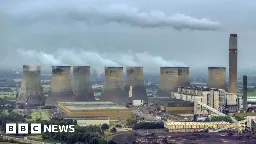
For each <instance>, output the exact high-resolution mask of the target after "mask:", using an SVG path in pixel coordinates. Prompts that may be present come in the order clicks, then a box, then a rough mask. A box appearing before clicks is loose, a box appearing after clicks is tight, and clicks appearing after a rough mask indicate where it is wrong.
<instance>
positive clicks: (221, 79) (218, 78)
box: [207, 67, 227, 90]
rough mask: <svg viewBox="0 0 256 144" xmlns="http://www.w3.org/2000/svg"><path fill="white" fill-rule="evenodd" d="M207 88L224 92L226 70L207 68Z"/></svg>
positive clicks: (222, 68)
mask: <svg viewBox="0 0 256 144" xmlns="http://www.w3.org/2000/svg"><path fill="white" fill-rule="evenodd" d="M207 87H209V88H217V89H224V90H226V89H227V88H226V68H225V67H208V83H207Z"/></svg>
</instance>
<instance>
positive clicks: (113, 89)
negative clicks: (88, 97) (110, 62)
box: [100, 67, 128, 105]
mask: <svg viewBox="0 0 256 144" xmlns="http://www.w3.org/2000/svg"><path fill="white" fill-rule="evenodd" d="M100 100H101V101H112V102H114V103H117V104H122V105H123V104H127V103H128V94H127V93H126V92H125V90H124V83H123V67H105V77H104V85H103V91H102V93H101V96H100Z"/></svg>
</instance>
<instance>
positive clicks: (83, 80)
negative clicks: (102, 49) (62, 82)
mask: <svg viewBox="0 0 256 144" xmlns="http://www.w3.org/2000/svg"><path fill="white" fill-rule="evenodd" d="M72 89H73V93H74V96H75V100H76V101H95V98H94V92H93V90H92V84H91V73H90V66H73V77H72Z"/></svg>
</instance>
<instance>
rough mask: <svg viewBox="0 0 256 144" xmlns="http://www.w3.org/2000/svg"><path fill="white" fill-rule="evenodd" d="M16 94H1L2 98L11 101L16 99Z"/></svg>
mask: <svg viewBox="0 0 256 144" xmlns="http://www.w3.org/2000/svg"><path fill="white" fill-rule="evenodd" d="M16 94H17V93H16V92H0V98H2V99H3V98H5V99H9V100H13V99H16Z"/></svg>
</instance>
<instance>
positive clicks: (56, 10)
mask: <svg viewBox="0 0 256 144" xmlns="http://www.w3.org/2000/svg"><path fill="white" fill-rule="evenodd" d="M8 10H9V11H8V14H9V15H10V16H11V17H12V18H13V19H14V20H18V22H20V24H26V25H27V24H31V23H36V22H44V23H45V22H46V23H51V22H52V23H57V22H60V23H66V24H68V23H72V22H84V23H85V24H88V25H103V24H109V23H117V24H125V25H129V26H137V27H144V28H156V27H171V28H174V29H177V30H182V29H191V30H217V29H218V28H220V23H219V22H218V21H212V20H209V19H205V18H194V17H191V16H187V15H184V14H180V13H176V14H173V15H168V14H166V13H164V12H162V11H156V10H152V11H142V10H140V9H139V8H136V7H132V6H128V5H125V4H111V5H104V6H102V5H101V6H93V5H88V3H86V1H74V0H62V1H61V2H59V1H52V0H42V1H35V0H27V1H24V2H22V3H18V2H17V3H16V5H12V7H10V8H9V9H8Z"/></svg>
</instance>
